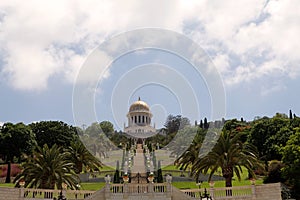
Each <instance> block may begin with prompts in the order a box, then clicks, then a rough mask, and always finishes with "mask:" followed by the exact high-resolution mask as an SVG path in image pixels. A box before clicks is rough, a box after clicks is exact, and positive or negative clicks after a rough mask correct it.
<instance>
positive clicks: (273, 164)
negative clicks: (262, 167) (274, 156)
mask: <svg viewBox="0 0 300 200" xmlns="http://www.w3.org/2000/svg"><path fill="white" fill-rule="evenodd" d="M283 166H284V165H283V164H282V162H281V161H278V160H272V161H270V164H269V169H268V175H267V176H266V178H265V179H264V183H278V182H283V181H284V179H283V177H282V173H281V169H282V168H283Z"/></svg>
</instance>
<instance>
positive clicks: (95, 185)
mask: <svg viewBox="0 0 300 200" xmlns="http://www.w3.org/2000/svg"><path fill="white" fill-rule="evenodd" d="M104 185H105V183H81V188H80V189H81V190H100V189H101V188H103V187H104Z"/></svg>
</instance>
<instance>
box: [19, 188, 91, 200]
mask: <svg viewBox="0 0 300 200" xmlns="http://www.w3.org/2000/svg"><path fill="white" fill-rule="evenodd" d="M94 192H95V191H87V190H46V189H33V188H20V199H24V200H27V199H55V198H56V199H58V197H59V195H63V196H64V197H66V198H67V199H68V200H72V199H79V200H80V199H84V198H86V197H88V196H90V195H92V194H93V193H94Z"/></svg>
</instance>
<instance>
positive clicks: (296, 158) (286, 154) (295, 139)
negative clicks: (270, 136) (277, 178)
mask: <svg viewBox="0 0 300 200" xmlns="http://www.w3.org/2000/svg"><path fill="white" fill-rule="evenodd" d="M282 162H283V163H284V164H285V167H284V171H283V172H284V176H285V177H286V178H287V179H288V182H287V183H288V184H290V185H292V187H293V188H294V190H295V191H299V190H300V128H298V129H296V133H295V134H293V135H291V136H290V138H289V140H288V142H287V145H286V146H285V147H282ZM298 198H299V196H298Z"/></svg>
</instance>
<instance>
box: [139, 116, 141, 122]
mask: <svg viewBox="0 0 300 200" xmlns="http://www.w3.org/2000/svg"><path fill="white" fill-rule="evenodd" d="M139 123H141V115H139Z"/></svg>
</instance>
